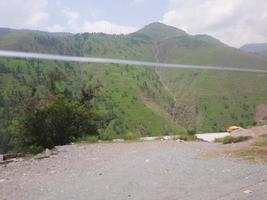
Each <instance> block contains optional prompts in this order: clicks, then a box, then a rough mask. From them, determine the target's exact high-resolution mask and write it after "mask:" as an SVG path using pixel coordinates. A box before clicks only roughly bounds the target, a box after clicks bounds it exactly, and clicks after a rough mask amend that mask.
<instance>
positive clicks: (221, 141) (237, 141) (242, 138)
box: [215, 136, 251, 144]
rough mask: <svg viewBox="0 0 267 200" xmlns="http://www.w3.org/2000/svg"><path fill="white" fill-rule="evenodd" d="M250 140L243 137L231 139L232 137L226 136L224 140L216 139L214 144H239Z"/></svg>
mask: <svg viewBox="0 0 267 200" xmlns="http://www.w3.org/2000/svg"><path fill="white" fill-rule="evenodd" d="M249 139H251V137H245V136H238V137H233V136H226V137H224V138H220V139H216V140H215V142H220V143H223V144H231V143H239V142H243V141H246V140H249Z"/></svg>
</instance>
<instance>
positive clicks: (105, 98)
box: [0, 23, 267, 150]
mask: <svg viewBox="0 0 267 200" xmlns="http://www.w3.org/2000/svg"><path fill="white" fill-rule="evenodd" d="M0 49H5V50H18V51H30V52H41V53H57V54H66V55H78V56H94V57H109V58H120V59H132V60H142V61H154V62H157V61H159V62H168V63H181V64H195V65H214V66H225V67H240V68H247V67H249V68H257V69H258V68H259V69H267V59H266V58H264V57H262V56H258V55H254V54H250V53H244V52H242V51H240V50H238V49H236V48H233V47H230V46H227V45H225V44H223V43H222V42H221V41H219V40H217V39H215V38H213V37H211V36H208V35H195V36H194V35H189V34H187V33H186V32H184V31H182V30H179V29H177V28H174V27H170V26H166V25H164V24H161V23H153V24H150V25H148V26H146V27H144V28H143V29H141V30H139V31H137V32H136V33H132V34H129V35H108V34H103V33H92V34H91V33H83V34H69V33H48V32H40V31H30V30H12V29H8V30H7V29H0ZM99 83H100V84H102V85H103V87H102V91H101V93H100V95H99V96H98V97H97V100H96V102H95V107H96V109H97V110H98V112H100V113H102V114H103V115H104V116H107V118H109V120H108V121H109V124H108V126H107V127H106V128H105V129H104V130H102V132H101V136H102V137H103V138H114V137H122V135H124V134H126V133H129V132H132V133H138V134H140V135H143V136H147V135H165V134H184V133H185V132H186V130H191V129H196V130H197V131H198V132H211V131H224V130H225V128H226V127H227V126H230V125H233V124H235V125H241V126H251V125H254V124H255V123H258V122H259V121H261V120H264V119H266V118H267V114H266V113H265V111H264V110H261V108H262V107H264V106H262V105H263V104H267V87H266V85H267V76H266V74H257V73H241V72H215V71H206V70H180V69H167V68H166V69H154V68H145V67H136V66H130V65H105V64H93V63H91V64H84V63H83V64H81V63H67V62H53V61H39V60H23V59H5V58H1V59H0V149H2V150H3V149H5V150H7V149H10V148H11V146H8V145H7V144H12V140H13V138H14V135H16V134H17V131H16V130H17V126H16V124H17V120H19V118H20V117H21V116H23V113H22V112H21V110H20V102H19V100H20V98H21V97H25V96H26V97H27V96H31V95H32V94H33V93H34V95H35V96H39V97H42V96H47V95H49V94H50V93H51V89H53V90H56V91H59V92H66V93H68V94H71V95H72V96H77V95H79V91H80V90H81V88H82V87H84V86H85V85H89V84H90V85H94V84H99ZM33 91H34V92H33ZM256 116H257V117H256ZM259 116H260V117H259Z"/></svg>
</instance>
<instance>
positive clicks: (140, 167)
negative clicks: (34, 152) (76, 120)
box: [0, 141, 267, 200]
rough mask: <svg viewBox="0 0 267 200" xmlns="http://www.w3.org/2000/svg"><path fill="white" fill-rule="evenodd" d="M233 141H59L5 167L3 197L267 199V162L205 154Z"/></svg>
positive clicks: (0, 182)
mask: <svg viewBox="0 0 267 200" xmlns="http://www.w3.org/2000/svg"><path fill="white" fill-rule="evenodd" d="M229 147H230V146H228V145H227V146H223V145H221V144H210V143H204V142H192V143H190V142H189V143H179V142H175V141H153V142H139V143H110V144H91V145H84V146H81V145H80V146H79V145H71V146H64V147H59V153H58V154H57V155H56V156H52V157H50V158H47V159H43V160H34V161H23V162H17V163H11V164H9V165H7V166H6V167H4V166H1V167H0V200H18V199H20V200H26V199H27V200H72V199H73V200H74V199H75V200H88V199H90V200H106V199H107V200H111V199H114V200H127V199H138V200H139V199H144V200H176V199H179V200H181V199H182V200H187V199H188V200H194V199H196V200H213V199H214V200H215V199H218V200H219V199H220V200H226V199H227V200H231V199H235V200H238V199H259V200H263V199H267V189H266V188H267V182H266V181H267V166H265V165H261V164H252V163H249V162H247V161H244V160H241V159H233V158H223V157H216V158H205V157H203V156H201V155H203V154H205V153H206V152H211V151H215V150H216V151H217V150H223V149H227V148H229Z"/></svg>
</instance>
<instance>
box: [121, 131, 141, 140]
mask: <svg viewBox="0 0 267 200" xmlns="http://www.w3.org/2000/svg"><path fill="white" fill-rule="evenodd" d="M123 139H125V140H139V139H140V135H139V134H136V133H131V132H128V133H127V134H126V135H124V137H123Z"/></svg>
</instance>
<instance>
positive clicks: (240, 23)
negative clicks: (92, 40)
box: [0, 0, 267, 47]
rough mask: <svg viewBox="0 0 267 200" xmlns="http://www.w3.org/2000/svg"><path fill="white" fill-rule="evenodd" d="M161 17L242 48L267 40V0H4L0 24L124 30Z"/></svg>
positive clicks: (42, 27)
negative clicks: (245, 45) (248, 44)
mask: <svg viewBox="0 0 267 200" xmlns="http://www.w3.org/2000/svg"><path fill="white" fill-rule="evenodd" d="M155 21H160V22H163V23H166V24H169V25H173V26H176V27H178V28H181V29H183V30H185V31H187V32H188V33H190V34H200V33H205V34H209V35H212V36H214V37H216V38H218V39H220V40H222V41H223V42H225V43H227V44H229V45H232V46H236V47H239V46H241V45H243V44H245V43H255V42H267V1H266V0H94V1H93V0H1V1H0V27H10V28H26V29H39V30H45V31H66V32H73V33H77V32H106V33H115V34H120V33H129V32H133V31H136V30H138V29H139V28H142V27H143V26H144V25H146V24H149V23H151V22H155Z"/></svg>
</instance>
